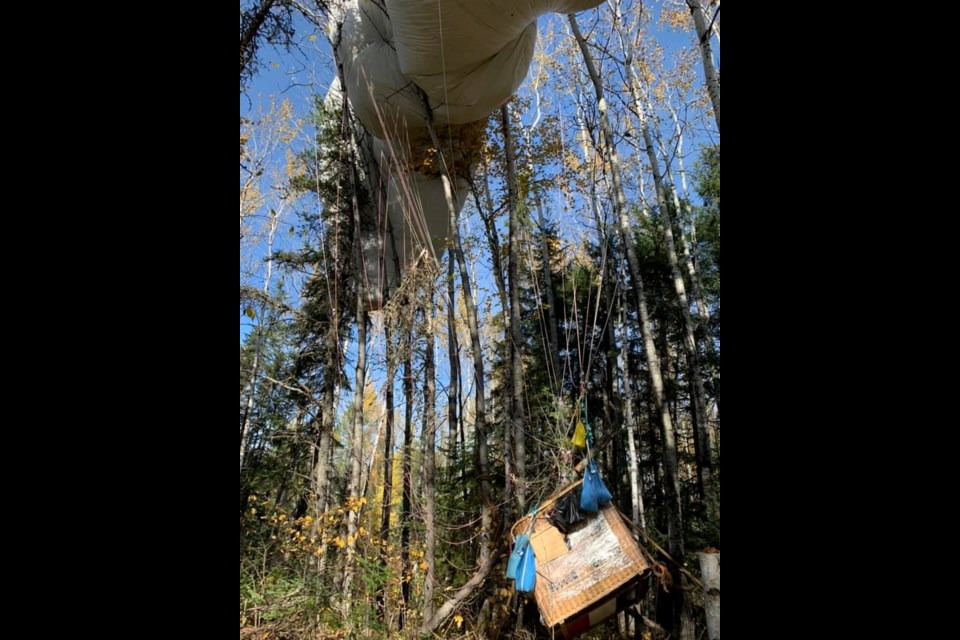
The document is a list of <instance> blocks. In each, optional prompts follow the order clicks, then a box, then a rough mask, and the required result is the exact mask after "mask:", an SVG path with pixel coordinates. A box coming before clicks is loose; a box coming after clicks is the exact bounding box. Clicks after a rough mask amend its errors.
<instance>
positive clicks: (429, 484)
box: [422, 283, 437, 620]
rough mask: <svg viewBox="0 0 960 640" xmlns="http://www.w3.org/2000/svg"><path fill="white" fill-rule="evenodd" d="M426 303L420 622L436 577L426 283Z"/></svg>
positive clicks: (432, 372)
mask: <svg viewBox="0 0 960 640" xmlns="http://www.w3.org/2000/svg"><path fill="white" fill-rule="evenodd" d="M426 294H427V295H426V304H425V305H424V309H423V311H424V313H423V316H424V317H423V320H424V331H423V337H424V351H423V376H424V380H423V441H424V447H423V450H424V451H423V488H422V491H423V528H424V555H425V556H426V562H427V575H426V578H425V579H424V583H423V619H424V620H429V619H431V618H432V617H433V589H434V577H435V575H436V564H435V558H434V555H435V547H436V541H437V532H436V528H435V524H434V515H435V509H434V496H435V491H436V490H435V487H434V476H435V474H436V439H437V409H436V404H437V397H436V396H437V393H436V367H435V365H434V355H433V350H434V335H433V323H434V309H433V297H434V296H433V284H432V283H430V284H427V291H426Z"/></svg>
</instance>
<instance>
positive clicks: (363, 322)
mask: <svg viewBox="0 0 960 640" xmlns="http://www.w3.org/2000/svg"><path fill="white" fill-rule="evenodd" d="M346 112H347V109H346V105H344V113H346ZM351 176H352V177H354V178H355V173H354V171H353V169H351ZM352 184H353V187H354V188H353V194H352V205H353V224H354V229H355V234H356V240H355V242H354V244H355V250H356V252H357V255H356V270H355V273H357V274H362V273H363V268H362V260H363V257H362V251H363V247H362V245H361V242H360V206H359V204H358V202H357V192H356V189H357V184H356V180H355V179H354V180H353V182H352ZM356 286H357V368H356V374H355V377H354V379H355V382H354V387H353V394H354V396H353V410H354V415H353V435H352V436H351V442H350V476H349V479H348V482H347V498H348V501H349V502H348V505H349V508H348V510H347V541H346V542H347V544H346V554H345V557H344V569H343V591H342V593H343V595H344V598H343V601H342V611H343V616H344V618H347V617H348V616H349V614H350V606H351V604H352V602H351V595H352V593H353V576H354V569H355V567H354V555H355V554H356V544H357V529H358V519H359V513H360V507H361V505H360V486H361V476H362V460H363V395H364V390H365V388H366V367H367V312H366V301H367V298H366V287H365V286H364V283H363V278H362V277H360V276H359V275H358V277H357V278H356Z"/></svg>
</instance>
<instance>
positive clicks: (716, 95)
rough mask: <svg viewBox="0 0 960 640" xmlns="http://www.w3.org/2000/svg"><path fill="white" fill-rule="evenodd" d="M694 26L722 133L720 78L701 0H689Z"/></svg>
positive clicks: (708, 86)
mask: <svg viewBox="0 0 960 640" xmlns="http://www.w3.org/2000/svg"><path fill="white" fill-rule="evenodd" d="M687 7H688V8H689V9H690V15H692V16H693V24H694V26H696V28H697V39H699V40H700V56H701V57H702V58H703V77H704V81H705V82H706V85H707V93H709V94H710V102H712V103H713V115H714V117H716V119H717V131H720V76H719V75H718V74H717V70H716V69H715V68H714V67H713V49H712V48H711V46H710V33H709V32H708V31H707V28H708V25H709V24H710V23H709V21H708V20H707V16H706V15H705V14H704V12H703V5H702V4H701V0H687Z"/></svg>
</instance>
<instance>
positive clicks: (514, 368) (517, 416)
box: [500, 105, 527, 513]
mask: <svg viewBox="0 0 960 640" xmlns="http://www.w3.org/2000/svg"><path fill="white" fill-rule="evenodd" d="M500 117H501V121H502V123H503V149H504V155H505V156H506V165H507V193H508V198H509V202H508V203H507V206H508V207H509V210H510V236H509V240H508V242H509V244H510V247H509V248H510V264H509V266H508V278H507V279H508V282H507V286H508V287H509V289H510V340H509V344H510V365H511V366H510V370H511V376H510V378H511V385H510V386H511V406H510V414H509V415H510V422H511V423H512V432H513V433H512V435H513V463H514V469H515V471H516V476H517V478H516V498H517V507H518V508H519V511H518V512H519V513H526V510H527V499H526V466H527V464H526V458H527V454H526V435H525V429H524V423H525V420H524V410H523V353H522V351H521V348H520V346H521V345H522V344H523V337H522V335H521V333H520V283H519V277H520V275H519V267H520V250H519V244H520V228H519V225H520V222H519V220H517V215H518V212H517V207H518V206H519V201H518V194H517V172H516V163H515V159H514V155H513V132H512V131H511V130H510V112H509V110H507V107H506V105H504V106H503V107H501V108H500Z"/></svg>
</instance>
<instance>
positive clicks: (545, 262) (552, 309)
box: [533, 190, 563, 409]
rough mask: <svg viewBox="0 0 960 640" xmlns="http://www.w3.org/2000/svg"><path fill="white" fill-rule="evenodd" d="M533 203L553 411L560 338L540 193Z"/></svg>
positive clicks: (560, 385)
mask: <svg viewBox="0 0 960 640" xmlns="http://www.w3.org/2000/svg"><path fill="white" fill-rule="evenodd" d="M533 197H534V202H535V205H536V207H537V225H538V226H539V227H540V260H541V263H542V269H543V289H544V295H543V302H544V304H546V306H547V338H548V339H549V340H550V344H549V345H548V348H549V349H550V358H549V359H548V362H549V363H550V366H551V367H552V369H553V371H552V372H551V374H552V375H551V376H550V379H551V380H552V381H553V384H554V397H555V400H556V403H557V406H556V407H554V408H555V409H559V408H560V394H561V393H562V392H563V369H561V368H560V336H559V333H558V331H557V312H556V306H557V302H556V299H555V296H554V293H553V270H552V269H551V268H550V246H549V244H548V242H547V221H546V218H545V217H544V215H543V203H542V202H541V200H540V193H539V192H538V191H536V190H535V191H534V193H533Z"/></svg>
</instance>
